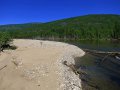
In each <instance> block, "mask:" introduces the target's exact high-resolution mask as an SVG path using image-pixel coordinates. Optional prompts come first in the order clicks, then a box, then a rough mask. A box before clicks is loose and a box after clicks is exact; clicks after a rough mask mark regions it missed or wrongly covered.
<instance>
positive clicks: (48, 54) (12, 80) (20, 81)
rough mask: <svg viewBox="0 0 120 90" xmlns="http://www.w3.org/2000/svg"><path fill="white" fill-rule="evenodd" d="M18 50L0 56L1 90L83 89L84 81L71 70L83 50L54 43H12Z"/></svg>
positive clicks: (26, 41) (17, 41) (7, 51)
mask: <svg viewBox="0 0 120 90" xmlns="http://www.w3.org/2000/svg"><path fill="white" fill-rule="evenodd" d="M13 44H14V45H15V46H17V49H16V50H5V51H4V52H3V53H1V55H0V90H21V89H22V90H48V89H49V90H73V89H74V90H82V87H81V80H80V79H79V76H77V75H76V74H75V73H74V72H73V71H72V70H71V69H70V68H69V67H67V66H65V65H63V62H64V61H67V62H68V64H75V61H74V58H75V57H81V56H83V55H84V54H85V52H84V51H82V50H81V49H80V48H78V47H76V46H74V45H70V44H66V43H62V42H54V41H42V40H24V39H17V40H14V41H13Z"/></svg>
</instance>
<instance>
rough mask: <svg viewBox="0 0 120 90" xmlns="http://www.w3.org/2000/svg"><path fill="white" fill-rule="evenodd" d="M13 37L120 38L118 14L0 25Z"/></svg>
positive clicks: (53, 38) (2, 29) (119, 16)
mask: <svg viewBox="0 0 120 90" xmlns="http://www.w3.org/2000/svg"><path fill="white" fill-rule="evenodd" d="M0 31H1V32H5V31H8V32H9V33H10V35H11V36H12V37H13V38H36V39H52V40H55V39H57V40H59V39H65V40H66V39H72V40H79V39H90V40H93V39H120V15H86V16H80V17H74V18H68V19H63V20H57V21H53V22H48V23H28V24H17V25H3V26H0Z"/></svg>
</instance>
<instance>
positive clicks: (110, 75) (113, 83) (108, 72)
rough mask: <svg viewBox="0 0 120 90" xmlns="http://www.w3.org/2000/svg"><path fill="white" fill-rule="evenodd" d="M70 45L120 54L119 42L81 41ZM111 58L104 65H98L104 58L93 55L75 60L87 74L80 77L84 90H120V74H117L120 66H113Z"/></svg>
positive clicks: (77, 65) (78, 66)
mask: <svg viewBox="0 0 120 90" xmlns="http://www.w3.org/2000/svg"><path fill="white" fill-rule="evenodd" d="M70 43H72V44H74V45H77V46H78V47H80V48H85V49H92V50H93V49H94V50H100V51H119V52H120V42H118V41H79V42H70ZM109 58H110V57H109ZM109 58H108V59H107V60H106V62H105V63H104V64H98V62H99V61H100V60H101V59H102V58H101V57H98V56H94V55H92V54H86V55H85V56H83V57H81V58H77V57H76V58H75V61H76V67H77V68H79V69H80V70H81V69H82V70H83V71H84V72H86V73H87V74H86V75H80V78H81V79H82V88H83V90H120V73H117V70H118V71H120V68H118V67H120V65H116V64H114V65H113V64H111V63H110V59H109ZM108 67H110V68H108ZM115 71H116V72H115Z"/></svg>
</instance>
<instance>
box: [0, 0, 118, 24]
mask: <svg viewBox="0 0 120 90" xmlns="http://www.w3.org/2000/svg"><path fill="white" fill-rule="evenodd" d="M87 14H120V0H0V24H16V23H29V22H49V21H53V20H58V19H63V18H69V17H74V16H81V15H87Z"/></svg>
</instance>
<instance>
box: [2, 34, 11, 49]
mask: <svg viewBox="0 0 120 90" xmlns="http://www.w3.org/2000/svg"><path fill="white" fill-rule="evenodd" d="M11 41H12V39H11V37H10V34H9V33H7V32H1V33H0V51H3V49H5V48H8V47H10V45H9V44H10V42H11Z"/></svg>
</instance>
